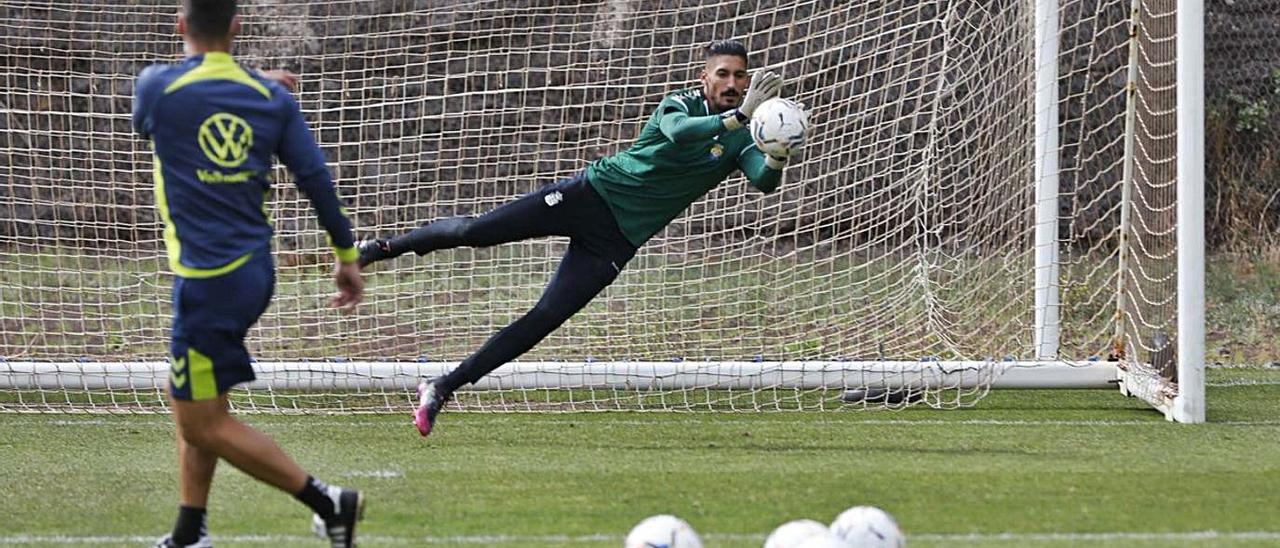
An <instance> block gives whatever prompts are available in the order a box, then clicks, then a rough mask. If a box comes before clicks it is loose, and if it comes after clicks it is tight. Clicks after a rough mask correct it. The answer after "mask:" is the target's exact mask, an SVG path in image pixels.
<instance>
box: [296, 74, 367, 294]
mask: <svg viewBox="0 0 1280 548" xmlns="http://www.w3.org/2000/svg"><path fill="white" fill-rule="evenodd" d="M286 101H287V104H286V106H285V108H287V109H289V111H288V112H287V113H286V116H288V122H287V123H286V125H285V129H284V132H283V133H282V135H281V138H280V144H279V146H278V147H277V149H276V154H277V155H278V156H279V157H280V161H281V162H284V165H285V166H286V167H288V168H289V171H290V172H291V173H293V179H294V184H295V185H297V187H298V190H300V191H302V193H303V194H304V195H306V197H307V199H309V200H310V201H311V206H312V207H313V208H315V211H316V217H317V218H318V219H319V221H320V226H322V227H324V230H325V232H326V233H328V236H329V243H330V245H332V246H333V249H334V253H335V254H336V255H337V258H338V264H337V267H336V271H335V273H334V283H335V284H336V285H337V287H338V294H337V296H335V297H334V298H333V300H332V301H330V305H331V306H334V307H337V308H341V309H343V310H344V311H348V312H349V311H351V310H352V309H354V308H355V305H357V304H359V303H360V299H361V298H363V295H364V280H363V279H362V278H361V277H360V267H359V266H358V265H357V264H356V261H357V259H358V258H359V256H358V254H357V253H356V248H355V238H354V237H353V236H352V235H351V221H350V220H349V219H347V214H346V212H345V211H344V210H343V208H342V204H341V202H339V201H338V193H337V192H336V191H335V190H334V188H333V177H332V175H331V174H330V173H329V166H327V165H325V162H324V153H323V152H321V150H320V147H319V146H317V145H316V141H315V138H314V137H313V136H312V135H311V128H309V127H307V121H306V119H305V118H303V117H302V111H301V110H300V109H299V108H298V103H297V102H296V101H295V100H294V99H293V96H288V97H287V98H286Z"/></svg>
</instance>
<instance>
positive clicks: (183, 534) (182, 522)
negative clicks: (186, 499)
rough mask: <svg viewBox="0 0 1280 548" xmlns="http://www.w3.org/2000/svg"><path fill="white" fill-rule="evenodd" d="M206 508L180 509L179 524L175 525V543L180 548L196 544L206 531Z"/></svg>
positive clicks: (182, 507)
mask: <svg viewBox="0 0 1280 548" xmlns="http://www.w3.org/2000/svg"><path fill="white" fill-rule="evenodd" d="M204 517H205V510H204V508H193V507H191V506H179V507H178V522H177V523H175V524H173V535H172V538H173V542H174V544H177V545H178V546H186V545H188V544H195V542H196V541H197V540H200V535H202V534H204V532H205V531H206V529H205V523H204Z"/></svg>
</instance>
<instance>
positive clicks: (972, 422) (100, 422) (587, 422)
mask: <svg viewBox="0 0 1280 548" xmlns="http://www.w3.org/2000/svg"><path fill="white" fill-rule="evenodd" d="M469 415H470V416H471V417H473V419H472V420H477V419H474V417H475V416H476V415H474V414H469ZM144 416H145V417H147V418H130V419H119V418H113V419H106V418H101V419H99V418H93V419H90V418H85V419H76V418H71V419H67V418H59V419H49V420H43V419H37V418H30V416H29V415H28V416H26V417H24V418H18V419H8V418H6V417H5V415H3V414H0V427H4V426H71V427H75V426H110V425H120V426H125V425H128V426H172V425H173V422H172V421H171V420H169V419H167V418H159V417H155V418H153V417H152V416H146V415H136V416H133V417H144ZM387 416H389V417H394V415H387ZM735 416H743V415H735ZM114 417H131V416H130V415H114ZM264 417H265V416H264ZM290 417H291V418H297V424H299V425H303V426H307V427H321V426H322V427H341V426H365V427H367V426H395V425H396V424H397V421H396V419H395V418H391V419H388V420H367V419H355V420H349V421H343V420H333V419H329V418H324V417H323V416H322V415H314V416H311V418H307V416H305V415H290ZM529 417H530V415H522V418H519V419H516V418H513V417H504V416H491V417H486V418H484V419H478V420H480V421H482V422H484V423H486V424H504V423H513V422H521V423H530V422H535V421H536V422H537V423H538V424H546V425H559V426H562V425H569V424H572V425H575V426H584V427H587V426H592V425H602V426H664V425H682V424H721V425H726V426H730V425H743V426H749V425H750V422H749V421H742V422H736V423H735V422H734V421H730V420H717V419H707V418H696V417H681V418H679V419H655V420H643V419H603V420H602V419H598V418H595V416H593V418H590V419H577V420H575V419H567V418H545V419H533V420H531V419H530V418H529ZM446 418H447V417H446ZM410 420H411V419H410V418H409V415H408V413H405V418H404V424H405V425H409V424H410ZM246 421H247V422H249V423H250V424H253V423H258V422H261V423H263V424H268V425H272V426H276V425H284V426H288V425H289V423H279V422H269V419H268V421H262V420H259V419H258V417H246ZM760 421H761V422H764V423H768V422H773V421H771V420H770V419H769V418H767V417H761V418H760ZM472 424H475V423H472ZM806 424H816V425H828V426H836V425H840V426H858V425H868V426H946V425H967V426H1157V425H1162V424H1168V423H1166V422H1165V421H1163V420H1159V417H1158V416H1156V415H1152V419H1150V420H1087V419H1086V420H1016V419H1015V420H1002V419H958V420H944V419H920V420H911V419H861V420H859V419H853V420H840V421H833V420H826V419H814V420H811V421H806ZM1208 424H1210V425H1223V426H1280V420H1259V421H1220V422H1210V423H1208Z"/></svg>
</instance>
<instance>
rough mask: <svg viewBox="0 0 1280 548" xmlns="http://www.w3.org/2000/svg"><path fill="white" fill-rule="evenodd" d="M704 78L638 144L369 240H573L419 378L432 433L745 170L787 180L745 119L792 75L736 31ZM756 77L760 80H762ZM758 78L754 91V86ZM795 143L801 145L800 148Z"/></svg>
mask: <svg viewBox="0 0 1280 548" xmlns="http://www.w3.org/2000/svg"><path fill="white" fill-rule="evenodd" d="M700 80H701V82H702V85H701V86H700V87H696V88H690V89H685V90H681V91H677V92H674V93H671V94H669V95H667V96H666V97H665V98H664V99H663V100H662V102H661V103H659V104H658V110H657V112H655V113H654V114H653V116H652V117H650V118H649V121H648V123H646V124H645V126H644V129H642V130H641V132H640V137H639V138H638V139H637V140H636V142H635V144H633V145H632V146H631V148H630V149H627V150H625V151H623V152H620V153H618V154H615V155H613V156H609V157H606V158H603V159H601V160H598V161H596V162H595V163H593V164H591V165H590V166H589V167H588V168H587V169H586V170H585V171H583V172H581V173H579V174H577V175H576V176H573V177H570V178H568V179H564V180H561V181H558V182H556V183H553V184H550V185H547V186H545V187H543V188H541V189H539V190H537V191H535V192H533V193H530V194H528V195H525V196H523V197H521V198H518V199H516V200H514V201H512V202H509V203H507V204H504V205H502V206H500V207H498V208H496V209H494V210H492V211H489V212H488V213H485V214H483V215H480V216H478V217H454V218H449V219H441V220H437V221H435V222H432V223H429V224H427V225H424V226H422V227H420V228H417V229H415V230H413V231H412V232H409V233H407V234H404V235H401V236H397V237H394V238H390V239H379V240H368V241H365V242H364V243H362V244H360V246H359V247H358V249H359V253H360V265H361V266H362V267H363V266H365V265H368V264H369V263H373V262H376V261H382V260H386V259H390V258H392V257H398V256H400V255H403V254H405V253H407V252H410V251H412V252H414V253H417V254H418V255H425V254H427V253H430V252H432V251H436V250H440V249H449V248H454V247H460V246H469V247H487V246H492V245H497V244H501V243H506V242H514V241H519V240H525V239H529V238H538V237H543V236H568V237H569V249H568V251H567V252H566V253H565V255H564V258H563V259H562V260H561V262H560V266H559V268H558V269H557V270H556V273H555V275H554V276H552V278H551V282H550V283H549V284H548V285H547V288H546V290H545V291H544V292H543V293H542V297H541V298H540V299H539V300H538V303H537V305H535V306H534V307H533V309H532V310H530V311H529V312H528V313H527V314H525V315H524V316H523V317H521V318H520V319H518V320H516V321H515V323H512V324H511V325H509V326H507V327H505V328H503V329H502V330H500V331H498V332H497V333H496V334H494V335H493V336H492V337H491V338H489V340H488V341H487V342H485V343H484V346H481V347H480V349H479V350H477V351H476V352H475V353H474V354H472V355H471V356H470V357H468V358H467V359H465V360H463V361H462V363H461V364H459V365H458V367H457V368H456V369H454V370H453V371H451V372H450V373H448V374H447V375H445V376H443V377H439V378H437V379H434V380H432V381H430V382H423V383H421V384H419V385H418V409H417V411H416V412H415V414H414V424H415V425H417V427H418V431H419V432H420V433H421V434H422V435H423V436H426V435H428V434H430V433H431V429H432V427H433V426H434V425H435V421H436V416H437V415H438V414H439V413H440V410H441V409H442V408H443V407H444V405H445V402H447V401H448V400H449V398H450V397H451V395H452V394H453V392H454V391H455V390H457V389H458V388H459V387H461V386H463V385H465V384H469V383H474V382H476V381H478V380H479V379H480V378H481V377H483V376H485V375H487V374H489V372H491V371H493V370H495V369H497V368H498V367H500V366H502V365H503V364H505V363H507V362H509V361H511V360H514V359H515V358H517V357H519V356H520V355H521V354H524V353H525V352H527V351H528V350H529V349H530V348H533V346H534V345H535V344H537V343H538V341H541V340H542V339H543V338H544V337H546V336H547V335H549V334H550V333H551V332H552V331H555V330H556V328H558V327H560V325H561V324H563V323H564V322H565V321H566V320H568V319H569V317H571V316H573V315H574V314H576V313H577V312H578V311H579V310H581V309H582V308H583V307H585V306H586V305H587V303H588V302H590V301H591V299H593V298H595V296H596V295H597V294H599V293H600V291H602V290H603V289H604V288H605V287H606V286H608V285H609V284H611V283H613V281H614V279H616V278H617V277H618V274H619V273H620V272H622V268H623V267H624V266H626V264H627V261H630V260H631V258H632V257H633V256H635V254H636V250H637V248H639V247H640V246H641V245H643V244H644V243H645V242H646V241H647V240H649V238H651V237H653V235H654V234H656V233H657V232H658V231H660V230H662V229H663V228H664V227H665V226H666V225H667V224H668V223H670V222H671V220H672V219H675V218H676V216H678V215H680V213H681V212H683V211H684V210H685V209H686V208H688V207H689V205H690V204H692V203H693V202H694V201H695V200H697V199H698V198H701V197H702V196H703V195H705V194H706V193H707V192H709V191H711V189H713V188H715V187H716V185H719V184H720V183H721V182H722V181H724V180H725V179H726V178H727V177H729V175H731V174H732V173H734V172H735V171H738V170H741V171H742V172H743V173H744V174H745V175H746V176H747V179H748V181H750V184H751V185H752V186H754V187H755V188H756V189H758V190H760V191H762V192H765V193H769V192H773V191H774V190H775V189H777V188H778V183H779V181H780V180H781V178H782V168H783V166H785V165H786V163H787V158H785V157H777V156H770V155H767V154H765V153H763V152H761V151H760V150H759V149H758V148H756V146H755V144H754V143H753V142H752V140H751V136H750V135H749V132H748V131H747V130H746V129H745V127H746V126H747V124H748V122H749V121H750V120H751V115H752V113H753V112H755V110H756V108H757V107H758V106H760V104H761V103H763V102H764V101H766V100H768V99H772V98H774V97H776V96H777V95H778V92H779V91H780V90H781V89H782V78H781V77H780V76H778V75H777V74H774V73H772V72H765V73H763V74H758V75H756V76H755V77H754V78H752V77H750V76H749V75H748V73H747V49H746V47H744V46H743V45H742V44H741V43H739V42H737V41H732V40H723V41H716V42H713V43H711V45H709V46H708V47H707V56H706V65H705V66H704V68H703V71H702V74H701V76H700ZM753 80H754V81H753ZM748 84H750V86H751V88H750V91H749V92H747V86H748ZM788 154H789V151H788Z"/></svg>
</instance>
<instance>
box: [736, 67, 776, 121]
mask: <svg viewBox="0 0 1280 548" xmlns="http://www.w3.org/2000/svg"><path fill="white" fill-rule="evenodd" d="M780 91H782V76H780V75H778V74H777V73H775V72H773V71H765V72H764V73H763V74H760V73H757V74H756V75H755V76H754V77H752V78H751V87H750V88H749V89H748V90H747V98H746V99H743V100H742V106H740V107H738V108H735V109H733V110H731V111H729V112H726V113H724V115H723V117H724V127H726V128H728V129H730V130H734V129H739V128H742V127H743V126H746V125H747V124H748V123H750V122H751V115H752V114H755V112H756V108H758V107H759V106H760V104H761V103H764V102H765V101H768V100H769V99H773V98H774V97H777V96H778V93H779V92H780Z"/></svg>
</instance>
